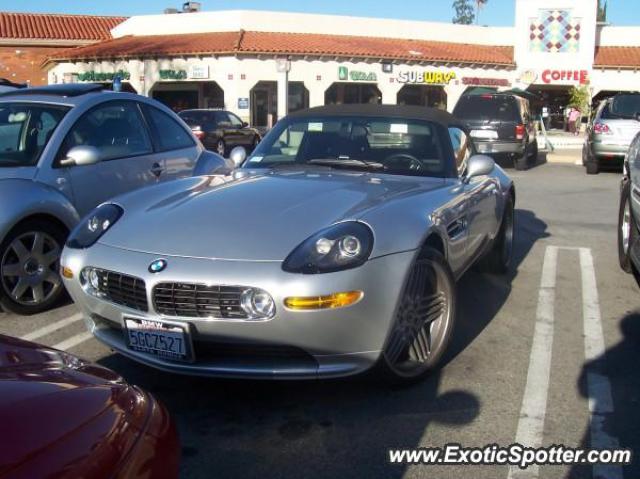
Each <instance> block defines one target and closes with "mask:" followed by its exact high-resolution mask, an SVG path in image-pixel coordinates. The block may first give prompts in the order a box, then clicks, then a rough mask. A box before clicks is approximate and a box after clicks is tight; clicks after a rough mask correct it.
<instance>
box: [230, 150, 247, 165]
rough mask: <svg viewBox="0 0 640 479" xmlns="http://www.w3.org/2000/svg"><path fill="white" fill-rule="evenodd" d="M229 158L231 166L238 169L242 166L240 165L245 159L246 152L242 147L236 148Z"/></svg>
mask: <svg viewBox="0 0 640 479" xmlns="http://www.w3.org/2000/svg"><path fill="white" fill-rule="evenodd" d="M229 158H230V159H231V161H233V164H234V165H236V167H238V166H240V165H242V163H244V160H246V159H247V150H245V149H244V147H243V146H236V147H235V148H234V149H233V150H231V154H230V155H229Z"/></svg>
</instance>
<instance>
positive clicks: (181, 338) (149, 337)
mask: <svg viewBox="0 0 640 479" xmlns="http://www.w3.org/2000/svg"><path fill="white" fill-rule="evenodd" d="M124 323H125V335H126V339H127V344H128V346H129V348H130V349H133V350H134V351H139V352H141V353H147V354H153V355H154V356H158V357H160V358H163V359H169V360H173V361H193V353H192V349H191V341H190V337H189V334H188V332H187V331H186V330H185V328H184V327H182V326H178V325H176V324H169V323H164V322H160V321H152V320H147V319H134V318H125V320H124Z"/></svg>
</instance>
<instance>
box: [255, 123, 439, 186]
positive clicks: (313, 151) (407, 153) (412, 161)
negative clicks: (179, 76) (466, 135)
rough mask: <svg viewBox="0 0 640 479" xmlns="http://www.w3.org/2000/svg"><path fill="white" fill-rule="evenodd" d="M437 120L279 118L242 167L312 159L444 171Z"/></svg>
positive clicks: (395, 170)
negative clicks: (433, 121)
mask: <svg viewBox="0 0 640 479" xmlns="http://www.w3.org/2000/svg"><path fill="white" fill-rule="evenodd" d="M436 132H437V129H436V128H435V124H434V123H431V122H428V121H420V120H407V119H396V118H370V117H367V118H363V117H318V118H310V117H305V118H290V119H287V120H283V121H281V122H279V123H278V124H277V125H276V126H275V128H274V129H273V130H271V131H270V132H269V133H268V134H267V136H265V138H264V139H263V140H262V141H261V142H260V144H259V145H258V147H257V148H256V150H255V151H254V152H253V154H252V155H251V156H250V157H249V158H248V159H247V161H246V162H245V164H244V167H245V168H275V167H286V166H295V165H301V164H306V165H316V166H325V167H330V168H343V169H365V170H375V171H380V172H384V173H389V174H398V175H419V176H445V175H446V173H448V170H449V168H448V165H447V164H446V162H445V160H444V155H443V151H442V147H441V143H440V139H439V137H438V135H437V133H436Z"/></svg>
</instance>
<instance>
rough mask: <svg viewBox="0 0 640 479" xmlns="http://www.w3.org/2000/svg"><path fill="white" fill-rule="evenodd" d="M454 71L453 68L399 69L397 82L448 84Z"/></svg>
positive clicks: (452, 77)
mask: <svg viewBox="0 0 640 479" xmlns="http://www.w3.org/2000/svg"><path fill="white" fill-rule="evenodd" d="M456 78H457V77H456V72H454V71H453V70H424V71H401V72H400V73H398V78H397V80H398V83H415V84H421V83H422V84H427V85H448V84H449V83H451V81H453V80H455V79H456Z"/></svg>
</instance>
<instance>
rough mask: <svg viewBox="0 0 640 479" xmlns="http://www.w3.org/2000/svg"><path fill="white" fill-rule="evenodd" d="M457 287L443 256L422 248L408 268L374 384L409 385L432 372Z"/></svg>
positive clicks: (447, 336)
mask: <svg viewBox="0 0 640 479" xmlns="http://www.w3.org/2000/svg"><path fill="white" fill-rule="evenodd" d="M455 308H456V283H455V280H454V278H453V273H452V272H451V269H450V268H449V265H448V264H447V262H446V260H445V258H444V256H442V254H441V253H440V252H438V251H437V250H435V249H433V248H429V247H427V248H425V249H424V250H423V251H422V252H421V254H420V256H419V257H418V259H416V261H415V262H414V264H413V265H412V267H411V269H410V271H409V273H408V274H407V279H406V281H405V284H404V287H403V289H402V296H401V298H400V302H399V304H398V310H397V312H396V317H395V318H394V321H393V325H392V326H391V328H390V331H389V335H388V337H387V342H386V344H385V347H384V350H383V352H382V354H381V355H380V359H379V361H378V363H377V364H376V367H375V371H374V372H375V373H376V376H377V378H378V379H379V380H382V381H384V382H385V383H387V384H393V385H408V384H413V383H415V382H416V381H419V380H421V379H423V378H424V377H425V376H426V375H428V374H429V373H430V372H431V371H432V370H433V369H435V368H436V367H437V366H438V364H439V362H440V360H441V358H442V355H443V354H444V352H445V351H446V349H447V346H448V344H449V341H450V340H451V336H452V334H453V330H454V324H455V313H456V311H455Z"/></svg>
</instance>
